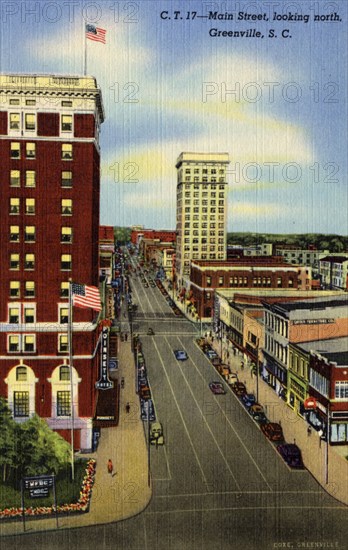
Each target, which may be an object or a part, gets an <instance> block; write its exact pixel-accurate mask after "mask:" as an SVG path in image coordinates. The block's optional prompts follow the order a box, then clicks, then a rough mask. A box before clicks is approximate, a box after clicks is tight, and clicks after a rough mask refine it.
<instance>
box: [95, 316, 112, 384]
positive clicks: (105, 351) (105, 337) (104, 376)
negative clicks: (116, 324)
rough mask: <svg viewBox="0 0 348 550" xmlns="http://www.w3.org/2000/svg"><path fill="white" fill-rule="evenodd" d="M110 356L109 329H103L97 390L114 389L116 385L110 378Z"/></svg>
mask: <svg viewBox="0 0 348 550" xmlns="http://www.w3.org/2000/svg"><path fill="white" fill-rule="evenodd" d="M108 355H109V328H108V327H103V330H102V335H101V354H100V378H99V380H98V382H96V383H95V387H96V388H97V390H109V389H110V388H113V387H114V383H113V382H111V381H110V380H109V377H108V360H109V358H108Z"/></svg>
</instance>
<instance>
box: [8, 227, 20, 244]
mask: <svg viewBox="0 0 348 550" xmlns="http://www.w3.org/2000/svg"><path fill="white" fill-rule="evenodd" d="M10 242H11V243H18V242H19V225H10Z"/></svg>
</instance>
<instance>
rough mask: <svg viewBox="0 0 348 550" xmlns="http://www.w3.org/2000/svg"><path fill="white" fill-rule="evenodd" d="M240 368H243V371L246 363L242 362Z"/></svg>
mask: <svg viewBox="0 0 348 550" xmlns="http://www.w3.org/2000/svg"><path fill="white" fill-rule="evenodd" d="M240 368H241V369H242V370H243V369H244V361H242V362H241V364H240Z"/></svg>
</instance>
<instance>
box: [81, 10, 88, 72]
mask: <svg viewBox="0 0 348 550" xmlns="http://www.w3.org/2000/svg"><path fill="white" fill-rule="evenodd" d="M82 21H83V44H84V47H83V74H84V76H86V74H87V37H86V22H85V19H84V18H82Z"/></svg>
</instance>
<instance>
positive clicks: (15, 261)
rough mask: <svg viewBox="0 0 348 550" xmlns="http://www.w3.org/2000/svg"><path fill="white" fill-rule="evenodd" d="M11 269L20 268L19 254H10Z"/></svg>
mask: <svg viewBox="0 0 348 550" xmlns="http://www.w3.org/2000/svg"><path fill="white" fill-rule="evenodd" d="M10 269H14V270H18V269H19V254H11V255H10Z"/></svg>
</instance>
